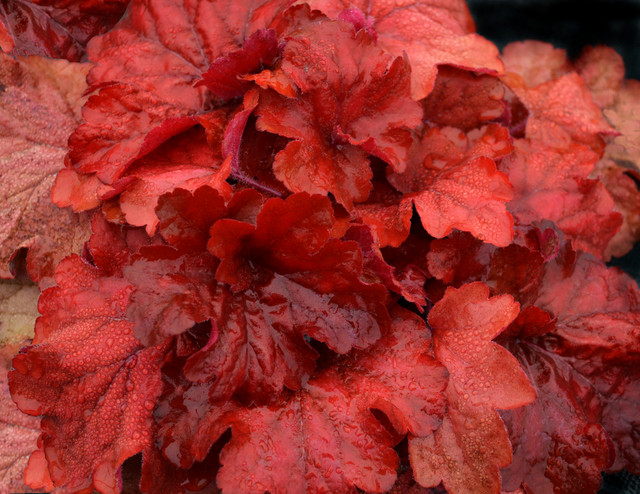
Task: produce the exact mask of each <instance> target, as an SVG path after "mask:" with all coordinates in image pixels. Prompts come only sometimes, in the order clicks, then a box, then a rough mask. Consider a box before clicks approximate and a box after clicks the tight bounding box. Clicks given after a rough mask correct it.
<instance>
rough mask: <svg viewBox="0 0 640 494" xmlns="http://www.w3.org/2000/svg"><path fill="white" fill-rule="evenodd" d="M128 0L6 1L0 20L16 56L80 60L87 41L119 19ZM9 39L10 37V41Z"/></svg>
mask: <svg viewBox="0 0 640 494" xmlns="http://www.w3.org/2000/svg"><path fill="white" fill-rule="evenodd" d="M127 3H128V0H97V1H96V0H31V1H29V0H3V1H2V2H0V22H2V23H4V28H5V29H6V35H7V36H9V37H10V38H9V39H10V41H11V42H10V43H7V42H5V43H4V44H3V46H2V49H3V51H5V52H6V53H10V54H11V55H14V56H20V55H40V56H43V57H49V58H64V59H67V60H69V61H70V62H79V61H81V59H82V58H83V57H84V55H85V46H86V44H87V42H88V41H89V40H90V39H91V38H92V37H93V36H96V35H98V34H102V33H104V32H106V31H108V30H109V29H111V28H112V27H113V25H114V24H115V23H116V22H118V20H119V19H120V16H121V15H122V13H123V12H124V10H125V8H126V6H127ZM7 41H8V40H7Z"/></svg>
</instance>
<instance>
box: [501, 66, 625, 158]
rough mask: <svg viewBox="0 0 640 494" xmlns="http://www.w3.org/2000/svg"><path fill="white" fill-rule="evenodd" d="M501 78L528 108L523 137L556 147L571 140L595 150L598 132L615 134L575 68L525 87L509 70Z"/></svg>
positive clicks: (564, 146) (519, 78)
mask: <svg viewBox="0 0 640 494" xmlns="http://www.w3.org/2000/svg"><path fill="white" fill-rule="evenodd" d="M503 81H504V82H505V84H506V85H507V86H508V87H509V88H510V89H511V90H512V91H513V92H514V93H515V94H516V95H517V96H518V98H519V99H520V100H521V101H522V103H523V104H524V106H525V108H526V109H527V110H528V111H529V118H528V120H527V124H526V137H528V138H530V139H533V140H537V141H540V142H544V143H545V144H546V145H547V146H550V147H554V148H559V149H563V148H567V147H569V145H570V143H571V141H575V142H578V143H582V144H587V145H589V146H591V147H592V148H593V149H594V150H596V151H597V150H599V149H600V148H601V147H602V141H601V136H604V135H616V131H615V129H614V128H613V127H611V125H610V124H609V122H607V120H606V119H605V118H604V116H603V115H602V111H601V110H600V108H599V107H598V106H597V105H596V104H595V103H594V102H593V101H592V98H591V93H590V92H589V89H588V88H587V85H586V84H585V82H584V80H583V79H582V78H581V77H580V76H579V75H578V74H576V73H575V72H571V73H568V74H566V75H562V76H561V77H559V78H558V79H553V80H551V81H549V82H545V83H543V84H540V85H538V86H536V87H534V88H530V87H527V84H526V83H525V81H524V80H523V79H522V78H521V77H520V76H518V75H515V74H511V73H510V74H508V75H507V76H505V77H503ZM567 108H571V111H567Z"/></svg>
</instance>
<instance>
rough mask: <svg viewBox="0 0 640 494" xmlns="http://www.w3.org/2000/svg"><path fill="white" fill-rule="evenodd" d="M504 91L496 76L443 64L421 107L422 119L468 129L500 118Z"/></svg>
mask: <svg viewBox="0 0 640 494" xmlns="http://www.w3.org/2000/svg"><path fill="white" fill-rule="evenodd" d="M504 95H505V88H504V85H503V84H502V82H500V79H498V78H497V77H493V76H489V75H475V74H473V73H471V72H466V71H463V70H460V69H457V68H454V67H447V66H443V67H440V69H439V70H438V78H437V79H436V82H435V86H434V88H433V91H431V93H430V94H429V96H428V97H427V98H425V99H424V101H422V107H423V108H424V115H425V119H426V120H428V121H429V122H430V123H431V124H433V125H437V126H439V127H447V126H451V127H456V128H458V129H462V130H469V129H472V128H476V127H481V126H482V125H483V124H485V123H487V122H490V121H497V120H499V119H504V116H505V112H506V109H507V106H506V103H505V101H504Z"/></svg>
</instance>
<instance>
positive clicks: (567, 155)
mask: <svg viewBox="0 0 640 494" xmlns="http://www.w3.org/2000/svg"><path fill="white" fill-rule="evenodd" d="M597 159H598V157H597V155H596V154H595V153H593V152H592V151H591V150H590V149H589V148H587V147H586V146H583V145H580V144H574V143H571V144H570V145H569V146H568V147H567V148H565V149H562V150H559V149H553V148H551V147H549V146H547V144H546V143H542V142H539V141H527V140H519V141H517V142H516V150H515V153H513V154H512V155H510V156H508V157H506V158H505V159H504V160H503V161H502V163H501V165H500V169H501V170H502V171H504V172H505V173H506V174H507V175H508V176H509V181H510V182H511V183H512V185H513V187H514V192H515V197H514V199H513V201H512V202H510V203H509V210H510V211H511V212H513V214H514V216H515V218H516V220H517V221H518V222H519V223H520V224H528V223H531V222H533V221H540V220H543V219H549V220H552V221H554V222H555V223H556V224H557V225H558V226H559V227H560V228H561V229H562V230H563V231H564V232H565V233H566V234H567V235H568V236H569V237H570V238H571V240H572V242H573V244H574V245H575V247H576V248H579V249H582V250H585V251H587V252H591V253H593V254H595V255H597V256H599V257H602V256H603V255H604V250H605V249H606V247H607V244H608V243H609V242H610V240H611V238H612V237H613V236H614V235H615V234H616V232H617V230H618V228H619V226H620V223H621V222H622V218H621V216H620V214H619V213H616V212H614V211H613V207H614V202H613V200H612V199H611V197H610V196H609V194H608V193H607V191H606V189H605V187H604V186H603V185H602V183H601V182H599V181H595V180H590V179H588V178H587V177H588V176H589V174H590V173H591V171H592V170H593V169H594V166H595V162H596V160H597ZM558 198H562V200H558Z"/></svg>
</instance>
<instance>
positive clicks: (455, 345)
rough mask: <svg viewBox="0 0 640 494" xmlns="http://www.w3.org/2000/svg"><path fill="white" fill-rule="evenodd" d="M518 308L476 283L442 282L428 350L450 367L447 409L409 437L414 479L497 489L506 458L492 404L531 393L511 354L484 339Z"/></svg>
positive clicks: (455, 487) (512, 403) (514, 403)
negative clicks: (429, 427) (431, 428)
mask: <svg viewBox="0 0 640 494" xmlns="http://www.w3.org/2000/svg"><path fill="white" fill-rule="evenodd" d="M518 311H519V305H518V304H517V303H516V302H514V300H513V298H512V297H510V296H508V295H502V296H496V297H491V298H489V288H488V287H487V286H486V285H484V284H482V283H473V284H470V285H464V286H463V287H462V288H460V289H458V290H456V289H453V288H449V289H447V292H446V293H445V295H444V297H443V298H442V300H440V301H439V302H438V303H437V304H436V305H434V307H433V309H431V312H430V313H429V319H428V321H429V325H430V326H431V328H432V331H433V338H434V352H435V355H436V357H437V358H438V360H439V361H440V362H442V363H444V365H445V366H446V367H447V369H448V370H449V373H450V380H449V385H448V387H447V399H448V401H449V409H448V411H447V414H446V415H445V418H444V421H443V423H442V425H441V426H440V428H439V429H438V430H436V432H435V433H434V434H433V435H432V436H428V437H417V438H411V439H410V442H409V453H410V458H411V465H412V466H413V471H414V476H415V477H416V480H417V481H418V482H419V483H420V484H421V485H423V486H425V487H429V486H435V485H438V484H439V483H440V481H442V482H443V483H444V486H445V488H446V489H447V490H448V491H449V492H451V493H453V494H456V493H460V492H487V493H489V492H491V493H499V492H500V474H499V470H498V468H499V467H501V466H505V465H507V464H509V462H510V461H511V445H510V443H509V439H508V437H507V433H506V430H505V428H504V425H503V423H502V421H501V420H500V417H499V416H498V413H497V412H496V411H495V409H496V408H502V409H505V408H506V409H509V408H517V407H520V406H522V405H525V404H527V403H530V402H531V401H533V400H534V399H535V391H534V390H533V388H532V387H531V384H530V383H529V381H528V379H527V377H526V376H525V374H524V372H523V371H522V369H521V368H520V366H519V365H518V362H517V361H516V359H515V358H514V357H513V356H512V355H511V354H510V353H509V352H508V351H507V350H505V349H504V348H502V347H500V346H499V345H497V344H496V343H492V342H491V340H492V339H493V338H495V337H496V336H497V335H498V334H500V333H501V332H502V331H503V330H504V329H505V328H506V327H507V326H508V325H509V324H510V323H511V322H512V321H513V320H514V319H515V317H516V316H517V314H518Z"/></svg>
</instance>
